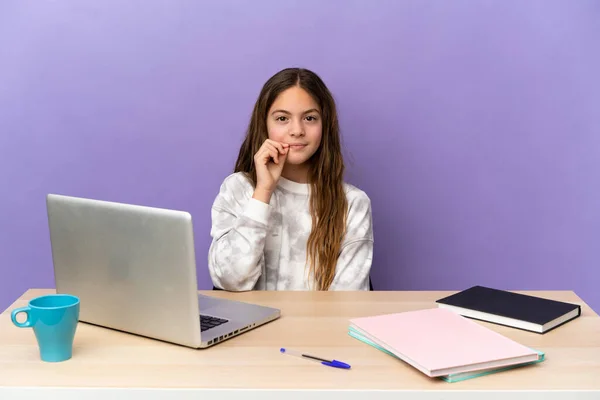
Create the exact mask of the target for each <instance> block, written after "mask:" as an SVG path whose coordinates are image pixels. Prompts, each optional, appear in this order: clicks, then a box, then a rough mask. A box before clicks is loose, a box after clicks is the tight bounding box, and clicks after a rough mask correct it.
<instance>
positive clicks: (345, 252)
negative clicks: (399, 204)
mask: <svg viewBox="0 0 600 400" xmlns="http://www.w3.org/2000/svg"><path fill="white" fill-rule="evenodd" d="M354 190H356V192H355V193H354V194H353V196H352V199H351V200H350V201H349V204H348V221H347V228H346V229H347V231H346V237H345V239H344V242H343V243H342V248H341V249H340V255H339V257H338V262H337V266H336V272H335V277H334V280H333V283H332V284H331V286H330V290H369V274H370V272H371V263H372V260H373V218H372V215H371V201H370V199H369V197H368V196H367V195H366V193H364V192H362V191H359V190H358V189H354Z"/></svg>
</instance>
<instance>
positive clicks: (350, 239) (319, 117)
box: [208, 68, 373, 291]
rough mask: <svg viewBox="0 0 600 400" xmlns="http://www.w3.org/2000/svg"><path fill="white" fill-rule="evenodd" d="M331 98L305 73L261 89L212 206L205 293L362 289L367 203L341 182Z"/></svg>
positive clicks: (368, 236)
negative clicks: (212, 287)
mask: <svg viewBox="0 0 600 400" xmlns="http://www.w3.org/2000/svg"><path fill="white" fill-rule="evenodd" d="M343 175H344V161H343V158H342V152H341V146H340V137H339V126H338V118H337V112H336V106H335V102H334V100H333V97H332V95H331V93H330V92H329V90H328V89H327V87H326V86H325V84H324V83H323V81H322V80H321V79H320V78H319V77H318V76H317V75H316V74H315V73H313V72H311V71H309V70H306V69H298V68H289V69H284V70H282V71H280V72H278V73H277V74H275V75H274V76H273V77H271V78H270V79H269V80H268V81H267V82H266V83H265V85H264V86H263V88H262V91H261V92H260V95H259V97H258V100H257V102H256V104H255V106H254V111H253V113H252V117H251V119H250V124H249V127H248V132H247V135H246V138H245V140H244V143H243V144H242V146H241V149H240V151H239V156H238V159H237V163H236V166H235V172H234V173H233V174H232V175H230V176H228V177H227V178H226V179H225V181H224V182H223V184H222V185H221V189H220V192H219V194H218V196H217V198H216V199H215V201H214V204H213V207H212V228H211V236H212V239H213V240H212V244H211V246H210V249H209V255H208V265H209V271H210V276H211V278H212V281H213V284H214V285H215V286H216V287H217V288H221V289H225V290H230V291H245V290H253V289H255V290H369V272H370V269H371V260H372V257H373V227H372V218H371V202H370V200H369V197H368V196H367V195H366V194H365V193H364V192H363V191H361V190H359V189H357V188H356V187H354V186H352V185H350V184H347V183H345V182H344V181H343Z"/></svg>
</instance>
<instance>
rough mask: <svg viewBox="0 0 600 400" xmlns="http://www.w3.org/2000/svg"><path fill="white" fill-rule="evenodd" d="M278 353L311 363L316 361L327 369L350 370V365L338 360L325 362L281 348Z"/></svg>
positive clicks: (322, 359)
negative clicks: (310, 361)
mask: <svg viewBox="0 0 600 400" xmlns="http://www.w3.org/2000/svg"><path fill="white" fill-rule="evenodd" d="M279 351H281V352H282V353H283V354H288V355H290V356H296V357H300V358H307V359H309V360H313V361H318V362H320V363H321V364H323V365H327V366H328V367H334V368H343V369H350V365H348V364H346V363H344V362H341V361H338V360H325V359H324V358H319V357H315V356H311V355H308V354H302V353H299V352H297V351H294V350H289V349H284V348H283V347H282V348H281V349H280V350H279Z"/></svg>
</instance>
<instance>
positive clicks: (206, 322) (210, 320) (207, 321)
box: [200, 315, 229, 332]
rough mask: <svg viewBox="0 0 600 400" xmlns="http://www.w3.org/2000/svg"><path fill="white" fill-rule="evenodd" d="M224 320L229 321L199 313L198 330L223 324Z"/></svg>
mask: <svg viewBox="0 0 600 400" xmlns="http://www.w3.org/2000/svg"><path fill="white" fill-rule="evenodd" d="M225 322H229V320H226V319H223V318H217V317H211V316H208V315H200V331H201V332H204V331H206V330H209V329H210V328H214V327H215V326H219V325H223V324H224V323H225Z"/></svg>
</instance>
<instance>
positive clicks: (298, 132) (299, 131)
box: [290, 121, 304, 137]
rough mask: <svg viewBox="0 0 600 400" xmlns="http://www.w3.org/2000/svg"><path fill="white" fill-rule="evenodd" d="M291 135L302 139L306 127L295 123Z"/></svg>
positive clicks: (292, 125)
mask: <svg viewBox="0 0 600 400" xmlns="http://www.w3.org/2000/svg"><path fill="white" fill-rule="evenodd" d="M290 135H291V136H292V137H302V136H304V126H302V123H301V122H299V121H295V122H293V123H292V124H291V126H290Z"/></svg>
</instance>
